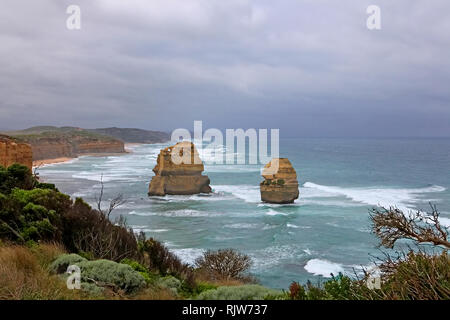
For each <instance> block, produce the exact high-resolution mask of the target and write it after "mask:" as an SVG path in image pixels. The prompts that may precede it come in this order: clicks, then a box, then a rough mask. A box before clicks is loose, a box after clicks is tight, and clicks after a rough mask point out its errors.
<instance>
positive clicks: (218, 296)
mask: <svg viewBox="0 0 450 320" xmlns="http://www.w3.org/2000/svg"><path fill="white" fill-rule="evenodd" d="M282 294H283V292H281V291H278V290H273V289H268V288H265V287H263V286H260V285H254V284H253V285H244V286H235V287H219V288H217V289H214V290H207V291H204V292H202V293H200V294H199V295H198V297H197V299H198V300H263V299H264V298H266V297H268V296H270V297H277V296H280V295H282Z"/></svg>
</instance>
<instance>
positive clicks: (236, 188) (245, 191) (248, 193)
mask: <svg viewBox="0 0 450 320" xmlns="http://www.w3.org/2000/svg"><path fill="white" fill-rule="evenodd" d="M211 187H212V189H213V190H214V191H215V192H225V193H229V194H232V195H233V196H234V197H236V198H239V199H241V200H244V201H245V202H250V203H258V202H260V201H261V194H260V191H259V186H252V185H218V186H211Z"/></svg>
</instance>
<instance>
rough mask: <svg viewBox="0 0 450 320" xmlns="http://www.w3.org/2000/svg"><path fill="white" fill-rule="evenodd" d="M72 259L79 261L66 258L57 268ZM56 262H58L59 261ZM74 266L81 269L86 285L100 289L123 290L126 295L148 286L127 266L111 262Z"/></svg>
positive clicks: (86, 263)
mask: <svg viewBox="0 0 450 320" xmlns="http://www.w3.org/2000/svg"><path fill="white" fill-rule="evenodd" d="M79 258H81V257H79ZM70 259H73V260H77V257H74V256H72V257H70V258H69V257H68V256H66V257H64V258H62V259H61V260H60V261H59V262H60V263H57V264H55V266H58V265H59V266H61V265H62V263H61V261H64V262H67V260H70ZM55 262H58V259H57V260H56V261H55ZM73 264H75V265H77V266H79V267H80V269H81V281H82V282H84V283H92V284H95V285H96V286H98V287H107V288H109V289H112V290H113V291H117V292H118V291H119V290H122V291H124V292H125V293H133V292H136V291H137V290H139V289H142V288H144V287H145V285H146V282H145V279H144V277H143V276H142V275H141V274H139V272H137V271H134V270H133V268H131V267H130V266H129V265H127V264H121V263H117V262H114V261H110V260H95V261H87V260H83V261H81V262H76V263H73ZM64 271H65V270H64Z"/></svg>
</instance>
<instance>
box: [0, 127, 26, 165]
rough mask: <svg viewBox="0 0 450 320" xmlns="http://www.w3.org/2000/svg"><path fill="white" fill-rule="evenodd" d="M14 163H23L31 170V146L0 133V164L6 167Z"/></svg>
mask: <svg viewBox="0 0 450 320" xmlns="http://www.w3.org/2000/svg"><path fill="white" fill-rule="evenodd" d="M14 163H20V164H23V165H24V166H27V167H28V168H30V170H31V168H32V165H33V154H32V151H31V146H30V145H29V144H26V143H20V142H17V141H15V140H14V139H11V138H10V137H8V136H3V135H0V166H2V167H5V168H7V167H9V166H10V165H12V164H14Z"/></svg>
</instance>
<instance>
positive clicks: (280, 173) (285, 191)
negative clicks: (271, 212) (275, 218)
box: [260, 158, 299, 204]
mask: <svg viewBox="0 0 450 320" xmlns="http://www.w3.org/2000/svg"><path fill="white" fill-rule="evenodd" d="M277 162H278V169H277V170H276V171H275V172H272V171H273V170H271V169H273V168H277ZM262 176H263V178H264V181H262V182H261V184H260V191H261V200H262V201H264V202H268V203H278V204H283V203H292V202H294V200H295V199H297V198H298V195H299V191H298V181H297V173H296V172H295V169H294V168H293V167H292V164H291V162H290V161H289V160H288V159H286V158H279V159H278V158H277V159H272V161H270V162H269V163H268V164H266V165H265V166H264V170H263V172H262Z"/></svg>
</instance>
